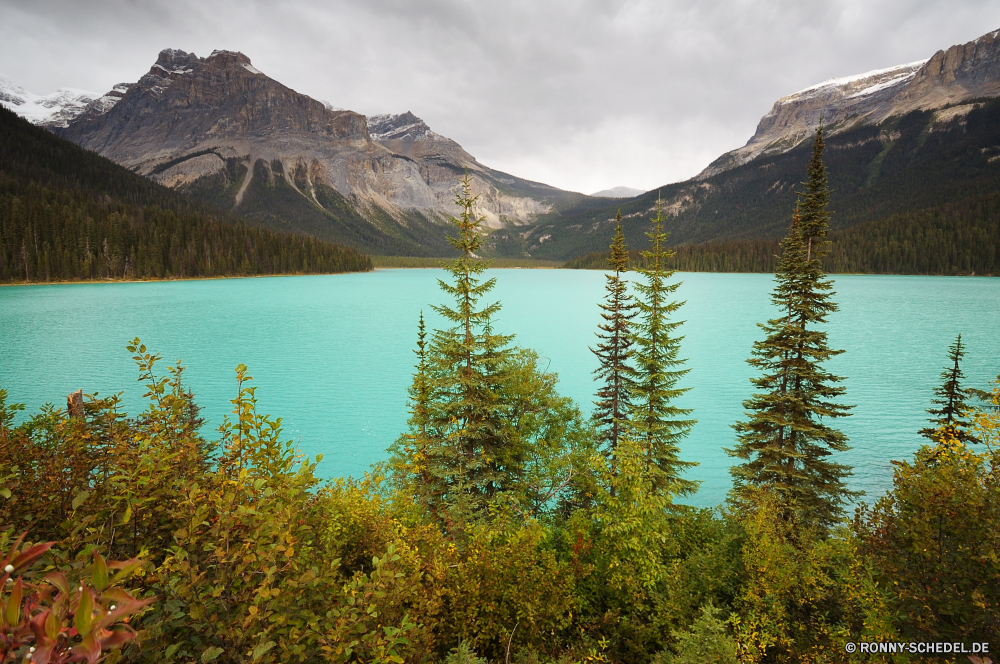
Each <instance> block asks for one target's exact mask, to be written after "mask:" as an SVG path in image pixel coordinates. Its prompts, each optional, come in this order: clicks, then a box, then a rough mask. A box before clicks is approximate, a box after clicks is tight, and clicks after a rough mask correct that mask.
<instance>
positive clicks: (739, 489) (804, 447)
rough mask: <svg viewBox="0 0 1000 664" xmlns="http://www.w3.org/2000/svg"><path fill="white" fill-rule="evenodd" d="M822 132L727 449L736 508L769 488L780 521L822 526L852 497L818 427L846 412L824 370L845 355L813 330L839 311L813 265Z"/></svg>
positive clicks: (821, 203)
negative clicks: (774, 309) (733, 440)
mask: <svg viewBox="0 0 1000 664" xmlns="http://www.w3.org/2000/svg"><path fill="white" fill-rule="evenodd" d="M823 147H824V144H823V128H822V126H821V127H820V128H819V129H817V131H816V138H815V141H814V142H813V151H812V159H811V161H810V163H809V169H808V173H809V181H808V182H807V183H805V184H806V191H805V192H804V193H803V194H801V196H802V206H801V214H800V211H799V208H796V211H795V215H794V216H793V218H792V225H791V228H790V230H789V233H788V237H787V238H785V240H784V241H783V242H782V244H781V247H782V255H781V258H780V260H779V263H778V269H777V272H776V274H775V281H776V285H775V288H774V292H773V294H772V296H771V301H772V302H773V303H774V304H775V305H777V306H778V307H779V308H780V310H781V312H782V316H781V317H780V318H775V319H772V320H769V321H768V322H767V323H766V324H761V325H760V327H761V329H762V330H764V332H765V334H766V337H765V339H764V340H763V341H758V342H755V343H754V348H753V357H751V358H750V359H749V360H747V362H748V363H749V364H750V365H751V366H753V367H755V368H756V369H758V370H760V372H761V375H760V376H759V377H757V378H752V379H751V383H752V384H753V385H754V387H755V388H757V389H758V390H759V392H757V393H755V394H754V395H753V396H752V397H751V398H750V399H747V400H746V401H744V402H743V406H744V408H746V409H747V411H748V412H747V416H748V419H747V420H745V421H740V422H737V423H736V425H734V428H735V429H736V432H737V445H736V446H735V448H734V449H731V450H727V452H728V453H729V454H730V455H731V456H733V457H736V458H738V459H741V460H742V461H743V463H741V464H739V465H736V466H734V467H733V468H732V469H731V471H730V472H731V473H732V475H733V490H732V494H731V496H732V500H733V502H735V503H736V504H740V503H741V501H742V500H743V499H745V498H746V497H747V496H748V495H749V494H750V493H751V492H752V488H753V487H760V486H763V487H770V488H772V489H773V490H774V491H775V493H776V495H777V500H778V504H779V509H780V510H781V517H782V518H784V519H786V520H789V521H792V520H799V519H801V520H803V521H805V522H807V523H811V524H814V525H816V526H817V527H819V528H821V529H824V528H826V527H828V526H829V525H831V524H833V523H834V522H835V521H836V520H837V519H838V518H839V517H840V516H841V514H842V510H843V505H844V503H845V502H846V501H847V500H849V499H850V498H852V497H854V496H856V495H858V494H857V493H855V492H852V491H850V490H849V489H848V488H847V486H846V484H845V479H846V478H847V477H848V476H850V475H851V469H850V467H849V466H846V465H843V464H839V463H835V462H833V461H831V460H830V459H829V457H830V455H831V454H833V453H834V452H843V451H846V450H848V449H850V448H849V446H848V445H847V437H846V436H845V435H844V434H843V433H842V432H841V431H839V430H837V429H834V428H832V427H830V426H828V425H827V424H826V423H825V422H824V420H825V419H827V418H834V417H845V416H847V415H849V414H850V413H849V412H848V411H849V409H850V408H851V407H850V406H844V405H841V404H838V403H836V402H835V401H833V400H834V399H836V398H837V397H839V396H841V395H842V394H843V393H844V388H843V387H840V386H838V385H837V383H839V382H841V381H842V380H843V378H841V377H838V376H834V375H832V374H830V373H829V372H827V371H826V370H824V369H823V368H822V366H821V365H822V363H823V362H825V361H826V360H828V359H829V358H831V357H834V356H836V355H839V354H840V353H842V352H843V351H840V350H831V349H830V348H829V347H828V345H827V336H826V332H822V331H820V330H818V329H815V328H816V326H817V325H819V324H822V323H824V322H826V317H827V316H828V315H829V314H830V313H833V312H835V311H837V304H836V303H835V302H833V300H832V299H831V298H832V296H833V292H832V287H833V283H832V281H831V280H829V279H826V278H825V274H824V273H823V271H822V268H821V265H820V261H821V259H822V257H823V255H824V254H825V253H826V251H827V247H828V244H829V243H828V241H827V240H826V234H827V231H828V220H829V213H828V212H827V210H826V206H827V203H828V201H829V189H828V187H827V176H826V167H825V165H824V164H823Z"/></svg>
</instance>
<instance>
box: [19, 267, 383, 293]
mask: <svg viewBox="0 0 1000 664" xmlns="http://www.w3.org/2000/svg"><path fill="white" fill-rule="evenodd" d="M376 269H379V268H372V269H371V270H358V271H353V272H303V273H301V274H288V273H285V274H232V275H222V276H214V277H170V278H166V279H75V280H65V281H19V282H10V281H7V282H0V288H3V287H6V286H72V285H77V284H157V283H164V282H171V281H212V280H217V279H262V278H270V277H333V276H337V275H340V274H365V273H366V272H374V271H375V270H376Z"/></svg>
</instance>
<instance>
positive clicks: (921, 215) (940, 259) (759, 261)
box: [564, 192, 1000, 275]
mask: <svg viewBox="0 0 1000 664" xmlns="http://www.w3.org/2000/svg"><path fill="white" fill-rule="evenodd" d="M829 240H830V243H831V248H830V252H829V253H828V254H827V255H826V256H824V257H823V269H824V270H826V271H827V272H831V273H861V274H928V275H1000V193H996V192H994V193H989V194H983V195H979V196H973V197H970V198H966V199H963V200H960V201H957V202H954V203H944V204H941V205H938V206H936V207H932V208H927V209H924V210H917V211H915V212H903V213H899V214H895V215H893V216H891V217H888V218H886V219H879V220H877V221H869V222H865V223H862V224H858V225H857V226H852V227H851V228H848V229H846V230H840V231H832V232H831V233H830V235H829ZM673 249H674V252H675V254H674V257H673V259H672V260H673V263H672V265H673V267H674V268H675V269H677V270H682V271H685V272H773V271H774V270H775V267H776V266H777V263H778V256H779V255H780V253H781V250H780V243H779V241H778V240H729V241H725V242H705V243H703V244H686V245H679V246H675V247H673ZM608 256H609V254H608V252H595V253H592V254H588V255H586V256H581V257H580V258H576V259H573V260H571V261H567V262H566V264H565V265H564V267H567V268H584V269H606V266H607V259H608ZM631 260H632V263H633V264H634V265H642V264H643V263H642V260H643V259H642V256H641V255H640V252H638V251H634V252H632V254H631Z"/></svg>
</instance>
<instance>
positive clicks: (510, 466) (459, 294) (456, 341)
mask: <svg viewBox="0 0 1000 664" xmlns="http://www.w3.org/2000/svg"><path fill="white" fill-rule="evenodd" d="M460 184H461V191H460V192H459V193H458V194H457V195H456V197H455V203H456V204H457V205H458V206H459V207H460V208H461V210H462V212H461V215H460V217H458V218H454V217H453V218H452V223H454V224H455V226H456V228H457V229H458V233H457V236H456V237H450V236H449V238H448V241H449V242H450V243H451V244H452V246H454V247H455V249H457V250H458V251H459V252H460V253H461V256H459V258H457V259H456V260H455V261H454V262H452V263H451V264H450V265H447V266H445V269H446V270H447V271H448V272H449V273H450V275H451V277H452V280H453V283H451V284H449V283H445V282H444V281H442V280H440V279H439V280H438V284H439V285H440V287H441V289H442V290H443V291H444V292H445V293H447V294H448V295H450V296H451V297H453V298H454V302H455V304H454V306H447V305H441V306H434V310H435V311H437V312H438V313H439V314H441V315H442V316H443V317H444V318H445V320H447V321H449V322H451V323H452V324H453V327H451V328H449V329H447V330H435V331H434V333H433V335H432V338H431V342H430V345H429V349H428V352H427V375H428V379H429V389H430V390H431V391H432V392H433V398H432V399H431V401H430V402H429V405H428V413H427V418H428V427H429V428H430V429H431V439H430V444H429V445H428V451H427V454H428V465H429V476H430V481H431V483H432V484H433V487H432V488H431V489H430V491H431V494H432V495H433V496H434V497H435V500H438V501H439V502H440V505H439V506H438V511H439V513H440V515H441V518H442V519H443V520H444V525H445V527H446V528H448V529H449V530H452V531H453V532H454V531H460V530H461V529H462V528H463V527H464V524H465V523H467V522H469V521H470V520H473V519H475V518H477V515H481V514H482V513H483V512H484V510H485V508H486V507H487V506H488V504H489V502H490V500H491V499H493V498H494V497H495V496H497V494H499V493H500V492H502V491H505V490H507V489H509V488H510V486H511V483H512V481H513V479H514V478H516V477H517V476H518V474H519V470H520V469H519V468H518V467H517V466H516V463H517V457H518V455H517V454H515V453H512V452H511V450H510V449H508V447H509V445H507V444H506V437H505V436H504V429H505V427H504V422H503V404H502V402H501V399H500V395H501V394H502V392H503V388H504V381H505V370H506V369H505V364H506V362H507V361H508V359H509V358H510V356H511V350H510V348H509V344H510V341H511V339H513V335H510V336H507V335H498V334H494V333H493V331H492V325H491V321H492V319H493V318H494V316H495V315H496V314H497V312H498V311H499V310H500V303H499V302H495V303H493V304H489V305H486V306H484V307H482V308H477V307H478V306H479V300H480V298H482V297H483V296H484V295H486V293H488V292H489V291H490V290H491V289H492V288H493V287H494V285H495V284H496V280H495V279H487V280H485V281H482V279H481V278H480V276H479V275H481V274H482V272H483V271H484V270H485V269H486V267H487V264H486V263H485V262H484V261H482V260H480V259H479V257H478V256H477V255H476V252H477V251H478V250H479V248H480V246H481V242H482V238H481V236H480V224H481V222H482V220H483V217H479V216H476V214H475V211H474V207H475V204H476V201H477V199H478V197H477V196H473V195H472V180H471V178H469V177H468V176H466V177H465V178H463V179H462V180H461V181H460Z"/></svg>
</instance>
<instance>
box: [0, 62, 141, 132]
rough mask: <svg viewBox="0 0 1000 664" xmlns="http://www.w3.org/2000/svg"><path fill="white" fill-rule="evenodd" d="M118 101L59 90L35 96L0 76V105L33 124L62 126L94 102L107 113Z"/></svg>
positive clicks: (89, 94) (83, 91) (98, 95)
mask: <svg viewBox="0 0 1000 664" xmlns="http://www.w3.org/2000/svg"><path fill="white" fill-rule="evenodd" d="M116 89H117V88H116ZM108 94H111V93H108ZM120 98H121V97H120V96H118V97H117V98H114V99H112V98H109V97H108V95H102V94H100V93H97V92H90V91H88V90H80V89H78V88H60V89H58V90H56V91H55V92H53V93H51V94H47V95H37V94H34V93H32V92H28V91H27V90H25V89H24V88H22V87H21V86H20V85H17V84H16V83H14V82H13V81H11V80H10V79H9V78H7V77H6V76H2V75H0V104H3V106H4V107H5V108H8V109H10V110H12V111H14V112H15V113H17V114H18V115H20V116H21V117H23V118H24V119H26V120H28V121H29V122H31V123H33V124H36V125H43V126H47V127H65V126H67V125H68V124H69V122H70V120H72V119H73V118H75V117H76V116H78V115H80V114H81V113H83V112H84V111H85V110H87V108H88V107H89V106H90V105H91V104H94V103H95V102H96V103H97V104H98V106H100V107H106V109H105V110H104V111H101V112H107V109H110V108H111V107H112V106H114V105H115V103H116V102H117V101H118V99H120Z"/></svg>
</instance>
